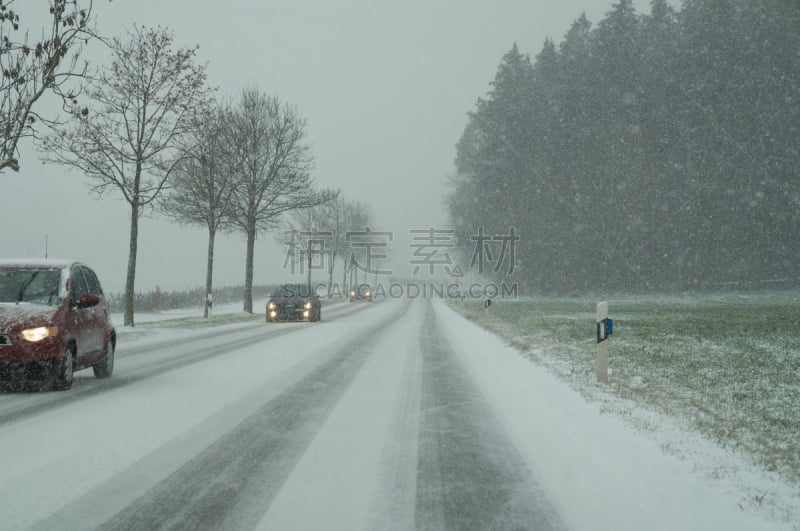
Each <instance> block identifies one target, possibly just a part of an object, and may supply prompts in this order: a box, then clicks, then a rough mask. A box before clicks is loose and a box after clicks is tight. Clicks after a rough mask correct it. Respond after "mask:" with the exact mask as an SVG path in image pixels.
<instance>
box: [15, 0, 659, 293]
mask: <svg viewBox="0 0 800 531" xmlns="http://www.w3.org/2000/svg"><path fill="white" fill-rule="evenodd" d="M635 3H636V5H637V9H639V10H640V11H645V12H646V11H647V10H648V7H647V6H648V3H649V2H647V1H645V0H639V1H637V2H635ZM610 5H611V2H610V0H609V1H603V0H559V1H544V0H492V1H483V2H477V1H464V0H462V1H456V0H440V1H422V0H405V1H402V2H398V1H396V0H394V1H386V0H379V1H369V0H347V1H332V0H277V1H276V0H271V1H263V2H255V1H245V0H227V1H225V2H205V1H198V0H169V1H165V0H161V1H159V0H138V1H136V2H132V1H130V0H128V1H124V0H114V2H112V3H111V4H109V3H107V2H106V1H105V0H95V17H96V21H97V23H98V26H99V28H100V30H101V31H102V32H103V33H106V34H112V35H113V34H120V33H122V32H123V31H124V27H125V26H126V25H130V23H131V22H137V23H139V24H144V25H149V26H155V25H161V26H166V27H169V28H170V29H172V30H173V31H174V32H175V36H176V41H177V42H178V43H180V44H184V45H194V44H199V45H200V57H201V59H202V60H203V61H207V62H208V68H209V70H208V71H209V79H210V82H211V84H212V85H215V86H218V87H219V88H220V91H221V93H222V94H224V95H230V96H235V95H236V94H237V92H238V91H239V90H240V89H241V88H242V87H244V86H245V85H247V84H252V85H255V86H257V87H258V88H260V89H261V90H263V91H265V92H268V93H272V94H277V95H279V96H280V97H281V98H282V99H283V100H284V101H287V102H289V103H292V104H294V105H296V106H297V107H298V109H299V111H300V112H301V114H303V115H304V116H305V117H306V118H307V120H308V126H309V127H308V132H309V140H310V142H311V143H312V144H313V153H314V156H315V165H316V169H315V172H314V175H315V178H316V180H317V183H318V184H319V185H320V186H323V187H330V188H338V189H341V190H342V193H343V194H344V195H345V196H346V197H348V198H352V199H358V200H362V201H365V202H368V203H370V204H371V205H372V207H373V210H374V212H375V214H376V217H377V222H378V225H379V226H380V228H381V229H383V230H391V231H394V232H395V233H397V234H398V241H399V242H400V245H405V244H404V243H403V242H404V241H405V238H406V235H407V233H408V230H409V229H415V228H416V229H419V228H426V227H430V226H434V227H437V228H444V226H445V209H444V195H445V193H446V180H447V177H448V176H449V175H451V174H452V170H453V158H454V156H455V148H454V145H455V143H456V142H457V140H458V138H459V136H460V134H461V131H462V130H463V127H464V125H465V124H466V119H467V112H468V111H469V110H471V109H472V108H473V106H474V103H475V101H476V99H477V98H478V97H480V96H483V95H485V94H486V92H487V91H488V90H489V88H490V87H489V82H490V81H491V80H492V79H493V77H494V74H495V70H496V68H497V66H498V64H499V62H500V59H501V57H502V56H503V54H504V53H505V52H507V51H508V50H509V49H510V48H511V45H512V44H513V43H514V42H517V43H518V45H519V47H520V49H521V51H523V52H524V53H528V54H530V55H531V56H535V55H536V54H537V53H538V52H539V50H540V49H541V46H542V43H543V41H544V39H545V38H546V37H552V38H553V39H554V40H555V41H556V42H560V41H561V39H562V37H563V35H564V33H565V32H566V31H567V29H568V28H569V26H570V24H571V22H572V21H573V20H574V19H575V18H576V17H577V16H578V15H579V14H580V13H581V12H582V11H585V12H586V14H587V16H588V17H589V19H590V20H591V21H592V23H596V22H597V21H599V20H600V19H601V18H602V17H603V15H604V14H605V13H606V12H607V11H608V10H609V9H610ZM22 155H23V159H22V169H21V171H20V173H19V174H14V173H13V172H6V173H4V174H0V180H2V182H3V184H2V190H3V191H2V192H0V240H1V241H2V246H0V258H10V257H16V256H43V254H44V247H45V234H47V235H48V240H49V255H50V256H51V257H70V258H77V259H81V260H84V261H85V262H87V263H89V264H90V265H92V266H93V267H95V268H96V269H97V270H98V272H99V274H100V277H101V280H102V281H103V283H104V285H105V287H106V289H108V290H112V291H121V290H122V289H123V288H124V280H125V271H126V263H127V257H128V229H129V211H128V208H127V203H125V202H123V201H122V200H121V199H119V198H118V197H117V196H116V195H113V194H110V195H108V196H106V197H105V198H104V199H103V200H102V201H98V200H96V199H95V198H93V197H91V196H89V193H88V189H87V187H86V186H85V184H84V180H83V177H82V176H81V175H79V174H76V173H74V172H67V171H66V170H65V169H64V168H61V167H58V166H52V165H42V164H41V163H40V162H39V160H38V157H39V155H38V153H36V152H35V151H33V150H32V149H30V147H29V146H25V147H24V148H23V154H22ZM273 241H274V238H273V237H272V236H266V237H262V238H261V240H260V241H259V242H257V247H256V257H255V270H256V272H255V282H256V283H269V282H275V281H278V280H285V279H288V273H287V272H284V271H282V270H281V266H282V265H283V262H284V256H283V252H282V250H281V248H280V247H278V246H276V245H275V244H274V243H273ZM395 250H396V254H397V255H398V257H399V258H400V259H401V260H402V259H403V257H404V256H405V255H406V254H407V248H404V247H402V246H401V247H397V248H396V249H395ZM205 252H206V234H205V231H204V230H203V229H201V228H191V227H182V226H177V225H174V224H171V223H169V222H167V221H164V220H163V219H157V218H149V219H146V220H143V221H142V223H141V224H140V232H139V257H138V267H137V283H136V285H137V290H147V289H152V288H153V287H154V286H155V285H156V284H158V285H160V286H161V287H162V288H166V289H178V288H185V287H195V286H200V285H202V284H203V282H204V272H205ZM243 278H244V239H243V238H242V237H240V236H238V235H233V236H229V237H226V236H220V237H218V241H217V255H216V268H215V284H216V285H218V286H220V285H239V284H242V283H243Z"/></svg>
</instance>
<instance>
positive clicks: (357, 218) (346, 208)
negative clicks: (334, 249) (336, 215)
mask: <svg viewBox="0 0 800 531" xmlns="http://www.w3.org/2000/svg"><path fill="white" fill-rule="evenodd" d="M342 209H343V210H342V223H343V227H344V233H345V234H344V238H343V241H342V242H341V253H342V264H343V266H344V268H343V269H344V270H343V271H342V289H343V290H345V293H346V292H347V291H349V288H348V286H349V285H355V284H357V283H358V270H357V267H356V262H357V259H356V254H357V250H356V249H355V248H354V246H353V245H352V242H351V241H350V239H349V238H348V237H347V235H348V233H351V234H352V233H355V232H359V231H364V230H366V228H367V227H368V226H369V225H371V224H372V220H373V216H372V211H371V209H370V208H369V205H368V204H367V203H363V202H361V201H345V202H344V204H343V205H342ZM348 273H350V282H348V281H347V274H348ZM365 278H366V273H365Z"/></svg>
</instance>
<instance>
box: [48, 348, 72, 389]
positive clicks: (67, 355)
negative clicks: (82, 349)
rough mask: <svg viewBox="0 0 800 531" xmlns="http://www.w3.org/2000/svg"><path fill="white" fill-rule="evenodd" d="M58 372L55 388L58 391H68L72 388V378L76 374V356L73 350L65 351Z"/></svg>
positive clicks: (58, 365)
mask: <svg viewBox="0 0 800 531" xmlns="http://www.w3.org/2000/svg"><path fill="white" fill-rule="evenodd" d="M56 370H57V372H56V378H55V380H53V388H55V389H56V390H57V391H66V390H67V389H69V388H70V387H72V378H73V376H74V374H75V355H74V353H73V352H72V349H71V348H69V347H67V348H66V349H65V350H64V359H63V360H61V362H60V363H58V364H57V369H56Z"/></svg>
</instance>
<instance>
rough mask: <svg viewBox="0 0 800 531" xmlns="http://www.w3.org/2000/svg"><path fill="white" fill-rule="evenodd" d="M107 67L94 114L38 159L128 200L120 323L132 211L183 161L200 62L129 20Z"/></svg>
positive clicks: (95, 93)
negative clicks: (78, 173)
mask: <svg viewBox="0 0 800 531" xmlns="http://www.w3.org/2000/svg"><path fill="white" fill-rule="evenodd" d="M109 45H110V48H111V52H112V60H111V65H110V67H108V68H107V69H106V70H104V71H103V72H101V73H100V75H99V76H98V77H97V78H96V79H95V80H93V82H92V83H91V84H90V86H89V88H88V90H87V94H88V96H89V97H90V99H91V100H92V102H94V103H95V104H96V108H94V109H93V111H94V112H88V113H87V114H86V115H83V116H81V117H80V118H79V120H78V122H77V123H76V124H75V125H74V126H73V127H71V128H69V129H63V130H62V131H60V132H59V133H58V134H55V135H51V136H49V137H47V138H46V139H45V142H44V143H43V144H42V148H43V152H44V153H45V159H46V160H48V161H51V162H56V163H59V164H64V165H66V166H68V167H70V168H73V169H77V170H79V171H81V172H83V173H84V174H86V175H88V176H89V177H91V178H92V179H93V180H94V181H95V184H94V185H93V187H92V189H93V190H94V191H95V192H96V193H98V194H100V195H102V194H103V193H104V192H106V191H108V190H114V191H117V192H119V193H120V194H122V196H123V197H124V198H125V200H126V201H127V202H128V204H129V205H130V210H131V214H130V216H131V224H130V248H129V255H128V272H127V278H126V282H125V318H124V324H125V326H134V322H133V296H134V281H135V278H136V251H137V241H138V237H139V216H140V215H142V213H143V211H144V209H145V208H146V207H148V206H152V203H153V202H154V201H155V200H156V198H157V197H158V195H159V194H160V193H161V191H162V190H163V189H164V187H165V186H166V185H167V179H168V178H169V176H170V174H171V173H172V171H173V170H174V169H175V167H176V166H177V165H178V164H179V163H180V161H181V160H182V156H183V155H182V153H183V151H182V149H181V140H182V139H183V138H184V136H185V135H186V134H187V133H189V132H190V131H192V129H193V127H194V125H195V124H194V121H193V118H194V116H196V115H197V114H198V112H199V111H200V110H202V109H205V108H207V107H208V105H209V103H208V101H209V89H208V88H207V85H206V68H205V65H198V64H196V58H195V56H196V53H197V47H194V48H175V47H174V38H173V35H172V32H170V31H169V30H167V29H165V28H157V29H148V28H144V27H140V26H134V27H133V29H132V30H130V31H129V32H128V35H127V40H122V39H120V38H116V37H115V38H113V39H111V41H110V43H109Z"/></svg>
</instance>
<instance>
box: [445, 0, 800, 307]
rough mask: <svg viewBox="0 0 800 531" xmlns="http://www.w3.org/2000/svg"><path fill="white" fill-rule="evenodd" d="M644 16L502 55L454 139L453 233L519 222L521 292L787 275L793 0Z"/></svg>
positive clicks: (799, 169) (794, 169)
mask: <svg viewBox="0 0 800 531" xmlns="http://www.w3.org/2000/svg"><path fill="white" fill-rule="evenodd" d="M650 7H651V9H650V13H649V14H646V15H645V14H640V13H637V12H636V10H635V8H634V7H633V5H632V2H631V0H620V1H619V2H618V3H615V4H613V5H612V6H611V10H610V11H609V12H608V13H607V14H606V17H605V18H604V19H603V20H602V21H600V23H599V24H598V25H597V26H596V27H595V28H593V27H592V25H591V23H590V22H589V21H588V20H587V18H586V17H585V16H581V17H579V18H578V19H577V20H575V22H574V23H573V24H572V26H571V27H570V28H569V31H568V32H567V33H566V35H565V37H564V39H563V41H562V42H561V43H560V44H558V45H556V43H555V42H553V41H551V40H547V41H546V42H545V43H544V47H543V48H542V50H541V51H540V52H539V54H538V55H537V56H536V57H535V59H534V60H533V61H531V60H530V58H529V57H528V56H527V55H525V54H523V53H521V52H520V51H519V50H518V48H517V46H516V45H514V47H513V48H512V49H511V51H509V52H508V53H507V54H506V55H505V56H504V57H503V59H502V62H501V64H500V66H499V68H498V71H497V75H496V77H495V80H494V82H493V83H492V89H491V91H490V92H489V93H488V95H487V97H485V98H482V99H479V100H478V102H477V105H476V108H475V109H474V110H473V111H472V112H471V113H470V115H469V122H468V124H467V126H466V128H465V130H464V133H463V135H462V137H461V139H460V141H459V142H458V145H457V157H456V175H455V177H454V179H453V181H452V191H451V194H450V196H449V213H450V216H451V220H452V222H453V224H454V226H455V228H456V231H457V233H458V234H461V235H465V234H475V233H477V232H478V228H479V227H483V228H484V230H485V232H486V233H487V234H506V233H508V232H509V227H515V229H516V232H517V233H518V234H519V235H520V236H521V240H520V241H519V242H518V243H517V247H516V268H515V271H514V273H513V276H514V280H516V281H518V282H519V283H520V288H521V289H522V290H527V291H529V292H536V291H551V292H553V291H557V292H565V291H575V290H590V289H636V290H662V289H676V288H686V287H691V286H698V287H699V286H709V285H715V284H735V283H754V282H772V283H777V284H780V283H782V282H793V281H794V282H796V281H797V279H798V278H799V277H800V245H798V243H799V242H800V53H798V50H800V31H799V30H800V4H798V3H797V2H788V1H778V2H776V1H773V0H686V1H685V2H684V3H683V5H682V8H681V9H680V11H676V10H675V9H673V8H672V7H671V6H670V4H669V3H668V2H667V1H666V0H653V1H652V2H651V6H650ZM464 241H465V242H466V243H467V244H469V245H466V244H465V245H464V251H465V252H466V253H469V252H471V245H472V242H469V241H467V239H464Z"/></svg>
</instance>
